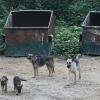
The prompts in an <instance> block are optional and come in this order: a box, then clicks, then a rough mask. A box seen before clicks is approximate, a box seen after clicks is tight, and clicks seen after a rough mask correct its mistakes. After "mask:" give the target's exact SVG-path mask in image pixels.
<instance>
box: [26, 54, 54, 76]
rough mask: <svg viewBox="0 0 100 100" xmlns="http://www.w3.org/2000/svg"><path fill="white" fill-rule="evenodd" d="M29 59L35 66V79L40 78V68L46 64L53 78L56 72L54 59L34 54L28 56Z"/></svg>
mask: <svg viewBox="0 0 100 100" xmlns="http://www.w3.org/2000/svg"><path fill="white" fill-rule="evenodd" d="M27 59H28V60H30V62H31V63H32V65H33V68H34V78H37V77H38V68H39V67H41V66H44V65H45V64H46V66H47V68H48V70H49V76H53V72H55V71H54V60H53V58H52V57H48V56H36V55H34V54H28V57H27Z"/></svg>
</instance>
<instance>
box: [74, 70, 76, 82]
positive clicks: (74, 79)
mask: <svg viewBox="0 0 100 100" xmlns="http://www.w3.org/2000/svg"><path fill="white" fill-rule="evenodd" d="M74 83H76V72H74Z"/></svg>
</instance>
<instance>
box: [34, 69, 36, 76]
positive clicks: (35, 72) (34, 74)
mask: <svg viewBox="0 0 100 100" xmlns="http://www.w3.org/2000/svg"><path fill="white" fill-rule="evenodd" d="M34 78H36V67H34Z"/></svg>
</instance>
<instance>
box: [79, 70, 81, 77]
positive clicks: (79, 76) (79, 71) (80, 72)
mask: <svg viewBox="0 0 100 100" xmlns="http://www.w3.org/2000/svg"><path fill="white" fill-rule="evenodd" d="M79 79H81V71H80V70H79Z"/></svg>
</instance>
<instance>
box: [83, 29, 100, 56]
mask: <svg viewBox="0 0 100 100" xmlns="http://www.w3.org/2000/svg"><path fill="white" fill-rule="evenodd" d="M82 53H83V54H93V55H100V30H99V29H89V28H83V40H82Z"/></svg>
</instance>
